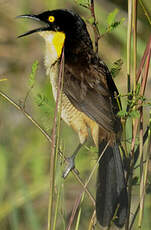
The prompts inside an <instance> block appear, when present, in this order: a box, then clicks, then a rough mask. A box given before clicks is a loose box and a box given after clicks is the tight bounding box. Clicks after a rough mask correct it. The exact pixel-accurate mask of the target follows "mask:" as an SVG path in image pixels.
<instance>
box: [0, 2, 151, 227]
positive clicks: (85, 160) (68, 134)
mask: <svg viewBox="0 0 151 230" xmlns="http://www.w3.org/2000/svg"><path fill="white" fill-rule="evenodd" d="M85 2H86V1H85ZM143 2H144V3H145V5H146V7H147V9H148V11H149V12H150V13H151V4H150V1H147V0H145V1H143ZM55 8H68V9H74V10H76V11H77V12H78V13H79V14H80V15H81V16H82V17H84V18H85V19H86V20H88V19H89V18H90V13H89V11H87V10H86V9H84V8H82V7H80V6H78V5H77V4H76V3H75V2H74V1H71V0H62V1H59V0H43V1H42V0H37V1H33V0H26V1H25V0H0V22H1V23H0V24H1V26H0V79H2V78H7V80H6V81H0V90H2V91H3V92H5V93H6V94H8V95H9V96H10V97H11V98H13V100H15V101H16V102H17V103H18V104H22V103H23V102H24V99H25V96H26V94H27V92H28V90H29V84H28V79H29V75H30V73H31V68H32V64H33V62H34V61H35V60H38V62H39V65H38V70H37V74H36V83H35V85H34V88H33V89H32V91H31V93H30V95H29V97H28V99H27V102H26V111H28V112H29V113H30V114H31V116H32V117H33V118H34V119H35V120H36V121H38V123H39V124H40V125H41V126H42V127H43V128H44V129H45V130H46V131H47V132H48V133H49V134H51V128H52V122H53V113H54V108H55V104H54V101H53V97H52V92H51V86H50V84H49V78H48V76H46V74H45V69H44V64H43V56H44V42H43V41H42V39H41V38H40V37H39V36H38V35H37V34H34V35H32V36H29V37H26V38H22V39H16V36H17V35H19V34H21V33H23V32H25V31H27V30H29V29H31V28H34V26H35V25H34V24H33V23H32V22H31V23H30V22H29V21H28V22H26V20H21V19H20V20H16V19H15V17H16V16H17V15H21V14H28V13H40V12H42V11H45V10H47V9H55ZM115 8H118V9H119V13H118V18H119V19H120V18H122V17H124V18H125V21H124V23H123V24H122V25H121V26H119V27H118V28H117V29H116V30H115V31H113V32H112V33H108V34H106V35H105V36H103V37H102V39H101V40H100V42H99V53H100V56H101V57H102V58H103V59H104V61H105V62H106V63H107V65H108V66H111V64H112V63H113V62H114V61H115V60H117V59H119V58H122V59H123V62H124V64H123V68H122V71H121V72H120V74H119V75H118V76H117V77H116V78H115V82H116V84H117V87H118V88H119V91H120V93H122V94H124V93H126V84H127V80H126V41H127V38H126V33H127V1H125V0H122V1H121V0H112V1H109V0H98V1H96V17H97V20H98V23H99V29H100V32H102V31H104V29H105V26H106V19H107V16H108V14H109V12H111V11H113V10H114V9H115ZM138 18H139V19H138V64H139V61H140V58H141V57H142V55H143V52H144V49H145V46H146V43H147V41H148V38H149V35H150V34H151V33H150V32H151V26H150V25H149V23H148V21H147V19H146V17H145V15H144V12H143V11H142V9H141V8H140V7H138ZM88 29H89V31H90V33H91V36H92V38H93V37H94V36H93V33H92V28H91V26H90V25H88ZM150 87H151V78H150V79H149V81H148V86H147V92H146V96H147V97H148V98H149V97H150V92H149V89H150ZM41 98H42V99H43V100H42V99H41ZM42 101H43V103H41V102H42ZM123 104H124V102H123ZM145 118H146V121H147V120H148V108H146V110H145ZM78 143H79V142H78V137H77V135H76V134H75V133H74V132H73V131H72V130H71V128H69V127H67V126H66V124H65V123H64V122H62V123H61V145H62V148H63V150H64V152H65V153H66V154H67V155H70V154H71V153H72V152H73V151H74V149H75V148H76V146H77V144H78ZM87 145H88V146H91V145H93V143H92V140H91V138H90V139H89V140H88V143H87ZM50 148H51V146H50V144H49V143H48V141H47V140H46V138H45V137H44V136H43V135H42V134H41V133H40V131H39V130H38V129H37V128H36V127H35V126H34V125H33V124H32V123H31V122H30V121H29V120H28V119H27V118H25V116H24V115H23V114H22V113H21V112H19V111H17V110H16V109H15V108H14V107H13V106H12V105H10V104H9V103H8V102H6V101H5V100H4V99H3V98H2V97H0V230H18V229H20V230H27V229H28V230H41V229H46V228H47V210H48V196H49V158H50ZM92 152H93V153H92ZM80 153H81V154H79V155H78V157H77V160H76V166H77V168H78V170H79V172H80V177H81V178H82V179H83V181H84V180H85V179H86V178H87V177H88V175H89V174H90V172H91V169H92V168H93V165H94V164H95V162H96V159H97V154H94V151H91V149H90V150H89V149H86V147H83V148H82V149H81V151H80ZM63 168H64V166H61V165H60V164H58V170H57V171H58V174H57V177H56V189H57V183H59V184H61V200H62V202H61V205H60V211H59V217H60V218H59V221H57V228H56V229H65V227H64V226H66V224H67V223H68V220H69V217H70V214H71V211H72V208H73V205H74V202H75V200H76V199H77V198H78V196H79V194H80V191H81V190H82V188H81V186H80V185H79V183H78V182H77V181H76V180H75V178H74V177H73V176H72V174H70V175H69V176H68V178H67V179H66V180H65V181H64V180H63V179H61V176H60V175H61V173H62V170H63ZM60 181H61V182H60ZM95 181H96V177H94V178H93V180H91V182H90V184H89V186H88V188H89V190H90V191H91V192H92V194H93V195H94V196H95V183H96V182H95ZM138 188H139V186H135V187H134V191H133V200H134V202H133V206H134V207H133V209H134V210H135V207H136V201H137V200H138ZM92 213H93V205H92V203H91V201H90V200H89V198H88V197H87V196H85V199H84V202H83V204H82V218H81V223H80V229H88V222H89V220H90V218H91V216H92ZM132 214H133V213H132ZM150 216H151V196H150V195H147V196H146V202H145V215H144V220H143V227H142V229H145V230H150V229H151V219H150ZM73 229H74V227H73ZM96 229H100V227H99V225H97V227H96ZM134 229H137V223H136V226H135V227H134Z"/></svg>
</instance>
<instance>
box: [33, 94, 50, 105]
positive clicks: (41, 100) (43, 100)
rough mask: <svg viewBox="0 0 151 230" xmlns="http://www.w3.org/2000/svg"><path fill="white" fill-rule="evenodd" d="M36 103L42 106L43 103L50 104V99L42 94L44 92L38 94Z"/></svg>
mask: <svg viewBox="0 0 151 230" xmlns="http://www.w3.org/2000/svg"><path fill="white" fill-rule="evenodd" d="M36 104H37V105H38V106H39V107H41V106H43V105H46V104H48V99H47V97H46V96H45V95H42V94H40V93H39V94H38V95H37V97H36Z"/></svg>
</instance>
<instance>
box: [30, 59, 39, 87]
mask: <svg viewBox="0 0 151 230" xmlns="http://www.w3.org/2000/svg"><path fill="white" fill-rule="evenodd" d="M37 68H38V61H37V60H36V61H34V63H33V64H32V70H31V73H30V75H29V82H28V83H29V86H30V87H32V86H33V85H34V83H35V76H36V72H37Z"/></svg>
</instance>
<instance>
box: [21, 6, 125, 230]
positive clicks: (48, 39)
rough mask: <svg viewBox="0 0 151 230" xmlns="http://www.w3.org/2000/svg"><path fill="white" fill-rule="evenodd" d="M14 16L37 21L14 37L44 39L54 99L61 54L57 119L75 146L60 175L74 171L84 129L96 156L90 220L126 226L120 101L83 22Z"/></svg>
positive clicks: (69, 14)
mask: <svg viewBox="0 0 151 230" xmlns="http://www.w3.org/2000/svg"><path fill="white" fill-rule="evenodd" d="M18 17H19V18H29V19H33V20H36V21H39V22H41V23H42V25H41V26H40V27H38V28H36V29H33V30H30V31H28V32H25V33H24V34H21V35H19V36H18V37H19V38H20V37H24V36H27V35H31V34H33V33H38V34H39V35H40V36H41V37H42V38H43V39H44V41H45V67H46V72H47V74H48V75H49V76H50V82H51V85H52V91H53V96H54V100H55V101H56V98H57V89H58V77H59V67H60V65H61V57H62V54H63V53H64V80H63V87H62V97H61V98H62V99H61V100H62V101H61V103H62V104H61V118H62V119H63V120H64V121H65V122H66V123H67V124H68V125H69V126H70V127H72V128H73V130H74V131H75V132H76V133H77V134H78V137H79V142H80V144H79V146H78V148H77V149H76V150H75V152H74V154H73V155H72V158H71V159H72V160H71V161H72V163H70V165H69V167H68V169H67V171H66V172H65V174H68V172H69V171H70V170H71V169H72V168H73V167H74V163H73V160H74V158H75V155H76V153H77V152H78V150H79V148H80V146H81V145H83V144H84V143H85V142H86V140H87V138H88V135H89V130H90V132H91V136H92V139H93V141H94V144H95V145H96V146H97V148H98V156H99V157H100V156H101V157H100V160H99V166H98V175H97V182H96V217H97V220H98V222H99V224H100V225H101V226H103V227H109V226H110V225H111V224H112V223H113V222H114V223H115V225H116V226H117V227H119V228H121V227H123V226H124V224H125V223H126V218H127V212H128V194H127V185H126V179H125V174H124V166H123V160H122V157H121V153H120V141H121V140H120V139H121V134H122V125H121V120H120V117H119V116H118V111H119V103H120V105H121V102H120V99H118V102H117V97H118V95H119V92H118V90H117V87H116V85H115V83H114V81H113V79H112V76H111V73H110V71H109V69H108V67H107V65H106V64H105V62H104V61H103V60H102V59H101V58H100V57H99V55H97V54H96V52H95V51H94V49H93V44H92V40H91V38H90V35H89V32H88V30H87V26H86V23H85V22H84V20H83V19H82V18H81V17H80V15H79V14H78V13H76V12H75V11H73V10H68V9H55V10H48V11H45V12H42V13H40V14H25V15H20V16H18ZM101 154H102V155H101ZM65 176H66V175H65Z"/></svg>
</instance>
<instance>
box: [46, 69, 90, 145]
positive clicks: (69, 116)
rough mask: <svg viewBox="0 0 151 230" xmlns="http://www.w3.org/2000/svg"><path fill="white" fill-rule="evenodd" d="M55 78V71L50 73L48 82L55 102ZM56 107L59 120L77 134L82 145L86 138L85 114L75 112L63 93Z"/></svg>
mask: <svg viewBox="0 0 151 230" xmlns="http://www.w3.org/2000/svg"><path fill="white" fill-rule="evenodd" d="M57 76H58V75H57V74H56V71H51V72H50V81H51V85H52V92H53V97H54V99H55V101H56V99H57V89H58V77H57ZM58 107H59V110H60V109H61V118H62V119H63V120H64V121H65V122H66V123H67V124H68V125H69V126H71V127H72V128H73V129H74V130H75V131H76V132H77V133H78V135H79V139H80V143H81V144H83V143H84V142H85V140H86V138H87V136H88V124H87V123H86V121H85V119H84V117H85V114H84V113H82V112H80V111H79V110H77V109H76V108H75V107H74V106H73V105H72V104H71V102H70V100H69V99H68V97H67V96H66V95H65V94H64V93H63V92H62V94H61V97H60V101H59V106H58Z"/></svg>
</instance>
